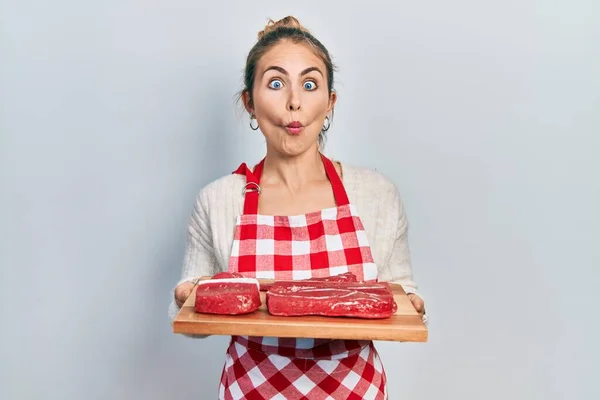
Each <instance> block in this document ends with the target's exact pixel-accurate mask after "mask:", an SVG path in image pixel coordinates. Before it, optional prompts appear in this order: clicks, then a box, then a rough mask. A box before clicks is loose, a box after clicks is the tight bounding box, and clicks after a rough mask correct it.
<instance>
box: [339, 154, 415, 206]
mask: <svg viewBox="0 0 600 400" xmlns="http://www.w3.org/2000/svg"><path fill="white" fill-rule="evenodd" d="M341 165H342V177H343V182H344V187H345V188H346V192H347V193H348V197H349V198H350V201H351V202H352V203H356V204H357V205H359V206H361V207H376V208H377V209H379V210H382V211H384V212H386V213H388V212H389V213H394V212H399V213H402V212H403V208H404V206H403V204H402V198H401V195H400V190H399V188H398V186H397V185H396V184H395V183H394V181H393V180H392V179H391V178H390V177H389V176H388V175H386V174H384V173H382V172H380V171H377V170H376V169H374V168H367V167H363V166H357V165H351V164H345V163H343V162H342V163H341ZM390 215H392V214H390Z"/></svg>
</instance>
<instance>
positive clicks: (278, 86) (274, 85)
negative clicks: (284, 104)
mask: <svg viewBox="0 0 600 400" xmlns="http://www.w3.org/2000/svg"><path fill="white" fill-rule="evenodd" d="M282 86H283V83H282V82H281V81H280V80H279V79H274V80H272V81H271V82H269V87H270V88H272V89H281V87H282Z"/></svg>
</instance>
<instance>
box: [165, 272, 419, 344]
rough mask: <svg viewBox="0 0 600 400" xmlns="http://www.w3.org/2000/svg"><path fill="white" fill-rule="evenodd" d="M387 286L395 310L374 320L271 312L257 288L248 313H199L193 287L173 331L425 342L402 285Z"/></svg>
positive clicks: (414, 312) (177, 317)
mask: <svg viewBox="0 0 600 400" xmlns="http://www.w3.org/2000/svg"><path fill="white" fill-rule="evenodd" d="M202 279H209V278H208V277H205V278H202ZM264 282H269V281H264ZM390 286H391V288H392V292H393V293H394V299H395V300H396V303H397V304H398V310H397V311H396V313H395V314H394V315H392V316H391V317H390V318H386V319H376V320H370V319H361V318H347V317H321V316H301V317H280V316H274V315H271V314H269V312H268V310H267V305H266V299H265V297H266V295H265V292H260V297H261V302H262V305H261V307H260V309H259V310H258V311H256V312H254V313H252V314H246V315H214V314H201V313H197V312H195V311H194V301H195V298H196V289H194V290H193V291H192V294H191V295H190V296H189V297H188V299H187V301H186V302H185V304H184V305H183V307H182V308H181V310H180V311H179V313H178V314H177V316H176V317H175V319H174V321H173V332H174V333H180V334H196V335H228V336H229V335H244V336H273V337H292V338H315V339H317V338H318V339H357V340H383V341H398V342H426V341H427V327H426V326H425V324H424V323H423V321H422V319H421V317H420V316H419V314H418V313H417V312H416V310H415V309H414V307H413V306H412V303H411V302H410V299H409V298H408V296H407V295H406V293H405V292H404V290H403V289H402V286H400V285H398V284H390Z"/></svg>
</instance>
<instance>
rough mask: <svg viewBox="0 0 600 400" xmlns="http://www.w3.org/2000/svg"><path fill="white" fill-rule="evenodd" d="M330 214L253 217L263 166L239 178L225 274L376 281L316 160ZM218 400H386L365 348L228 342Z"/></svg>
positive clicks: (350, 212) (350, 343) (336, 190)
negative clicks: (241, 192) (239, 210)
mask: <svg viewBox="0 0 600 400" xmlns="http://www.w3.org/2000/svg"><path fill="white" fill-rule="evenodd" d="M321 158H322V160H323V163H324V166H325V171H326V173H327V177H328V178H329V181H330V182H331V186H332V189H333V194H334V196H335V200H336V204H337V206H336V207H332V208H328V209H324V210H321V211H316V212H312V213H308V214H305V215H294V216H269V215H259V214H258V195H259V193H260V185H259V183H260V176H261V173H262V169H263V164H264V159H263V160H262V161H261V162H260V163H259V164H258V165H257V166H256V168H255V170H254V172H252V171H251V170H250V169H249V168H248V167H247V166H246V164H242V165H241V166H240V167H239V168H238V169H237V170H236V171H235V172H234V173H239V174H242V175H245V176H246V186H245V201H244V213H243V214H242V215H240V216H239V217H238V219H237V224H236V230H235V237H234V241H233V246H232V251H231V258H230V261H229V271H230V272H240V273H242V274H243V275H244V276H247V277H256V278H262V279H276V280H279V279H286V280H290V279H292V280H297V279H306V278H311V277H325V276H331V275H338V274H341V273H345V272H352V273H354V274H355V275H356V276H357V278H358V279H359V280H364V281H376V280H377V266H376V265H375V263H374V261H373V256H372V254H371V248H370V246H369V243H368V240H367V235H366V233H365V231H364V228H363V224H362V222H361V220H360V218H359V216H358V215H357V213H356V209H355V207H354V206H353V205H352V204H350V202H349V200H348V196H347V194H346V190H345V189H344V186H343V184H342V181H341V179H340V177H339V176H338V174H337V172H336V170H335V167H334V165H333V163H332V162H331V160H329V159H328V158H326V157H325V156H321ZM219 399H227V400H229V399H235V400H238V399H249V400H252V399H288V400H289V399H294V400H295V399H307V400H308V399H310V400H325V399H335V400H337V399H368V400H379V399H381V400H384V399H387V392H386V375H385V372H384V369H383V365H382V363H381V360H380V358H379V355H378V353H377V351H376V349H375V347H374V346H373V342H371V341H357V340H330V339H304V338H298V339H293V338H292V339H291V338H277V337H253V336H251V337H248V336H233V337H232V338H231V342H230V345H229V347H228V349H227V353H226V358H225V366H224V368H223V373H222V375H221V382H220V385H219Z"/></svg>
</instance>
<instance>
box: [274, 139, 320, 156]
mask: <svg viewBox="0 0 600 400" xmlns="http://www.w3.org/2000/svg"><path fill="white" fill-rule="evenodd" d="M298 139H299V138H298ZM304 139H305V140H285V139H284V140H283V141H282V142H281V143H279V145H278V146H273V147H274V150H276V151H277V152H278V153H280V154H281V155H284V156H287V157H295V156H299V155H301V154H304V153H306V152H308V151H313V150H317V149H318V144H317V140H316V139H315V140H314V141H308V140H306V138H304Z"/></svg>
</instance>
